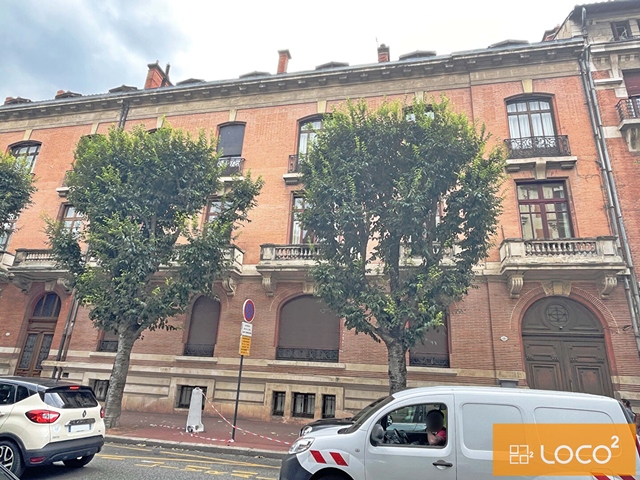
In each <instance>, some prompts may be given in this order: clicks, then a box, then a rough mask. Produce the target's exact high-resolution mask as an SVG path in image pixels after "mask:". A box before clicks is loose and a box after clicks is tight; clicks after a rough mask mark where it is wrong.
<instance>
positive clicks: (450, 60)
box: [0, 39, 583, 121]
mask: <svg viewBox="0 0 640 480" xmlns="http://www.w3.org/2000/svg"><path fill="white" fill-rule="evenodd" d="M582 47H583V43H582V39H570V40H561V41H553V42H543V43H538V44H533V45H518V46H509V47H505V48H493V49H486V50H473V51H465V52H458V53H452V54H450V55H442V56H435V57H427V58H421V59H415V58H414V59H407V60H402V61H394V62H385V63H376V64H369V65H362V66H355V67H348V66H345V67H339V68H332V69H328V70H317V71H306V72H299V73H289V74H281V75H265V76H259V77H250V78H241V79H233V80H221V81H213V82H202V83H190V84H187V85H178V86H171V87H162V88H154V89H147V90H135V91H130V92H117V93H107V94H97V95H88V96H83V97H75V98H66V99H59V100H46V101H40V102H32V103H26V104H17V105H5V106H0V121H10V120H18V119H29V118H44V117H48V116H59V115H73V114H79V113H89V112H98V111H108V110H117V109H120V108H121V106H122V104H123V102H125V101H126V102H129V104H130V106H132V107H139V106H148V105H159V104H172V103H185V102H187V103H188V102H191V101H201V100H204V99H214V98H233V97H243V96H247V95H261V94H263V93H266V92H270V93H273V92H283V91H289V92H295V91H300V90H305V89H317V88H322V87H325V86H335V85H356V84H367V83H376V82H378V83H379V82H384V81H388V80H391V79H393V80H397V79H409V78H420V77H432V76H442V75H447V74H461V73H470V72H473V71H482V70H491V69H495V68H498V67H500V68H504V67H509V66H526V65H535V64H541V63H550V62H561V61H567V60H569V61H570V60H575V59H576V58H577V57H578V55H579V54H580V52H581V51H582Z"/></svg>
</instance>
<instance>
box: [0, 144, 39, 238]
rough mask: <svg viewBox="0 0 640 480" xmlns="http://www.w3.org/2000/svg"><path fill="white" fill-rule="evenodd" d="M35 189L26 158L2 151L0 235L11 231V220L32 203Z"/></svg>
mask: <svg viewBox="0 0 640 480" xmlns="http://www.w3.org/2000/svg"><path fill="white" fill-rule="evenodd" d="M35 190H36V189H35V187H34V186H33V175H31V169H30V168H29V164H28V163H27V162H26V161H25V159H24V158H15V157H13V156H12V155H10V154H2V153H0V237H2V236H3V235H7V234H8V233H9V231H8V229H7V227H8V224H9V222H10V221H11V220H12V219H14V218H16V217H17V216H18V215H20V212H22V210H24V209H25V208H26V207H27V206H28V205H30V203H31V200H30V199H31V195H32V194H33V193H34V192H35Z"/></svg>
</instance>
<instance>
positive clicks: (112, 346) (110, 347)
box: [98, 340, 118, 353]
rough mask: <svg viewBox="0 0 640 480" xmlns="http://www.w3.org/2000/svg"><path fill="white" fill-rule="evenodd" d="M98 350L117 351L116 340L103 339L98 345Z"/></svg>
mask: <svg viewBox="0 0 640 480" xmlns="http://www.w3.org/2000/svg"><path fill="white" fill-rule="evenodd" d="M98 351H99V352H110V353H115V352H117V351H118V340H103V341H101V342H100V345H99V346H98Z"/></svg>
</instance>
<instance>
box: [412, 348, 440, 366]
mask: <svg viewBox="0 0 640 480" xmlns="http://www.w3.org/2000/svg"><path fill="white" fill-rule="evenodd" d="M409 365H410V366H412V367H441V368H449V355H447V354H446V353H413V352H411V351H410V352H409Z"/></svg>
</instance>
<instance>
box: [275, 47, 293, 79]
mask: <svg viewBox="0 0 640 480" xmlns="http://www.w3.org/2000/svg"><path fill="white" fill-rule="evenodd" d="M278 55H279V58H278V75H279V74H281V73H287V66H288V65H289V60H291V53H289V50H278Z"/></svg>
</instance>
